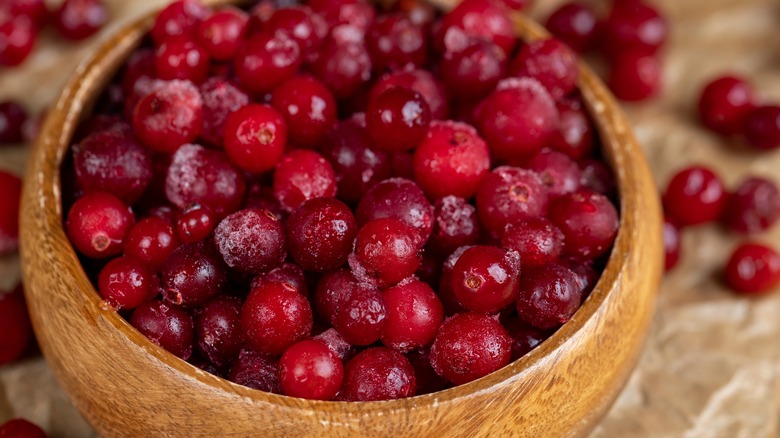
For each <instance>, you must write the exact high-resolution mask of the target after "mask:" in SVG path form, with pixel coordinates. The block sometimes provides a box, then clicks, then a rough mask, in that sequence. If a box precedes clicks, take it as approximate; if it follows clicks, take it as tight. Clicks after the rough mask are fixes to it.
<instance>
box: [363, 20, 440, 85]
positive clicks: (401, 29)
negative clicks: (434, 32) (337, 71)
mask: <svg viewBox="0 0 780 438" xmlns="http://www.w3.org/2000/svg"><path fill="white" fill-rule="evenodd" d="M366 46H367V47H368V51H369V53H370V54H371V61H372V63H373V64H374V68H375V69H376V70H378V71H383V70H398V69H400V68H403V67H406V66H407V65H413V66H416V67H419V66H422V65H423V64H425V61H426V60H427V57H428V35H427V33H426V31H425V28H424V27H422V26H419V25H417V24H415V23H414V22H412V20H410V19H409V18H407V17H405V16H404V15H403V14H389V15H382V16H379V17H377V19H376V20H375V21H374V23H373V24H372V25H371V27H370V28H369V30H368V33H367V34H366Z"/></svg>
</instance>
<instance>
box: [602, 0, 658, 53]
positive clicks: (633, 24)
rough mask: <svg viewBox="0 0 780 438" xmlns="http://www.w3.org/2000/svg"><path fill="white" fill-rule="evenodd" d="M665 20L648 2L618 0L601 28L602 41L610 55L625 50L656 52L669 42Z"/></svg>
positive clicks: (627, 51) (624, 51)
mask: <svg viewBox="0 0 780 438" xmlns="http://www.w3.org/2000/svg"><path fill="white" fill-rule="evenodd" d="M667 34H668V27H667V24H666V20H665V19H664V17H662V16H661V15H660V14H659V13H658V11H657V10H656V9H654V8H653V7H652V6H650V5H649V4H647V3H645V2H641V1H628V2H615V3H614V4H613V6H612V10H611V11H610V13H609V15H608V16H607V18H606V20H604V23H603V25H602V29H601V44H602V48H603V50H604V51H605V52H606V53H607V55H608V56H611V57H616V56H621V55H623V54H625V53H629V52H631V53H636V54H642V55H653V54H655V53H656V52H657V51H658V50H659V49H660V48H661V46H663V44H664V43H665V42H666V38H667Z"/></svg>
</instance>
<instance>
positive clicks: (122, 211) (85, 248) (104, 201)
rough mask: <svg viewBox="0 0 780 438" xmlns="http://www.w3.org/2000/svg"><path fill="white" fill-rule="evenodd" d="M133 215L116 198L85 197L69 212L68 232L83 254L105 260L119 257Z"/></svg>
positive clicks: (103, 196) (105, 196) (92, 195)
mask: <svg viewBox="0 0 780 438" xmlns="http://www.w3.org/2000/svg"><path fill="white" fill-rule="evenodd" d="M134 224H135V218H134V217H133V212H132V210H130V207H128V206H127V205H126V204H125V203H123V202H122V201H121V200H120V199H119V198H117V197H116V196H114V195H111V194H108V193H103V192H95V193H91V194H88V195H85V196H84V197H82V198H81V199H79V200H78V201H76V203H75V204H73V206H72V207H71V208H70V211H69V212H68V219H67V221H66V222H65V229H66V230H67V233H68V238H69V239H70V241H71V243H72V244H73V246H74V247H75V248H76V250H77V251H78V252H80V253H81V254H83V255H85V256H87V257H89V258H93V259H102V258H106V257H111V256H115V255H117V254H119V253H120V252H121V251H122V244H123V242H124V240H125V238H126V237H127V233H128V232H129V231H130V228H131V227H132V226H133V225H134Z"/></svg>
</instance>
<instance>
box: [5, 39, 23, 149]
mask: <svg viewBox="0 0 780 438" xmlns="http://www.w3.org/2000/svg"><path fill="white" fill-rule="evenodd" d="M0 26H1V25H0ZM1 50H2V49H0V51H1ZM1 56H2V55H0V57H1ZM0 64H2V62H0ZM26 120H27V111H25V109H24V108H23V107H22V106H21V105H20V104H18V103H17V102H15V101H13V100H6V101H3V102H0V145H4V144H15V143H21V142H22V140H23V137H22V125H24V122H25V121H26Z"/></svg>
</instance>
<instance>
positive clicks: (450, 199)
mask: <svg viewBox="0 0 780 438" xmlns="http://www.w3.org/2000/svg"><path fill="white" fill-rule="evenodd" d="M434 212H435V213H434V214H435V218H436V219H435V221H434V222H433V232H432V233H431V239H430V241H429V242H428V249H430V250H431V251H433V252H435V253H437V254H440V255H442V256H445V255H449V254H452V252H453V251H455V250H456V249H458V248H460V247H461V246H465V245H473V244H475V243H477V241H478V240H479V237H480V226H479V219H478V217H477V209H476V208H475V207H474V206H473V205H471V204H469V203H468V202H467V201H466V200H465V199H463V198H458V197H455V196H446V197H444V198H441V199H439V200H438V201H436V207H435V210H434Z"/></svg>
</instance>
